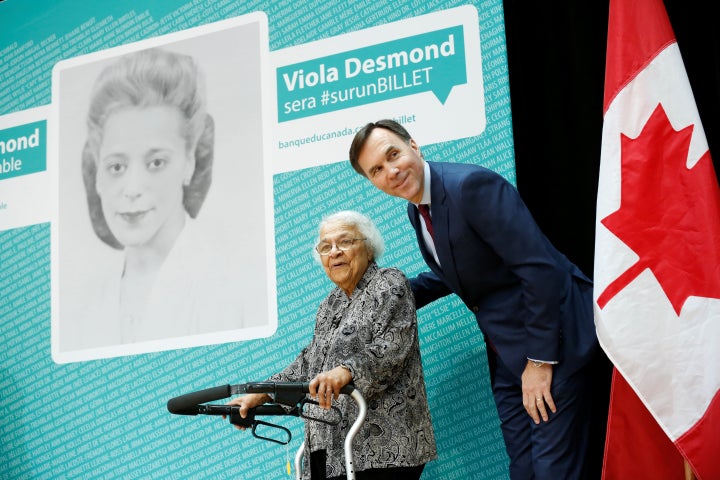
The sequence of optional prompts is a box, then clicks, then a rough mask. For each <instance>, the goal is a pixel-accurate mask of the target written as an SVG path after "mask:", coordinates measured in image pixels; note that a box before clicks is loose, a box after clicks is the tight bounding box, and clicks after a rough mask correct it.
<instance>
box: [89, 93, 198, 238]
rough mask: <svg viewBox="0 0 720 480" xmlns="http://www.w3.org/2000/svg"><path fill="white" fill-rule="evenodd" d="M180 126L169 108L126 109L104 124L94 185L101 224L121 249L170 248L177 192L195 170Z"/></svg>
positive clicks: (179, 211) (179, 207)
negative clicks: (102, 217)
mask: <svg viewBox="0 0 720 480" xmlns="http://www.w3.org/2000/svg"><path fill="white" fill-rule="evenodd" d="M182 125H183V119H182V116H181V114H180V112H179V111H178V110H177V109H176V108H174V107H170V106H152V107H142V108H140V107H130V108H127V109H123V110H120V111H118V112H116V113H113V114H112V115H111V116H110V117H109V118H108V119H107V122H106V124H105V130H104V133H103V140H102V144H101V145H100V151H99V155H98V161H97V179H96V182H95V185H96V188H97V192H98V194H99V195H100V199H101V201H102V210H103V214H104V215H105V220H106V221H107V224H108V226H109V227H110V230H111V232H112V233H113V235H115V238H117V239H118V241H120V243H122V244H123V245H124V246H126V247H137V246H145V245H149V246H152V245H167V243H168V242H170V244H172V242H173V241H174V239H175V237H176V236H177V234H178V233H179V232H180V230H181V229H182V226H183V225H184V222H185V211H184V208H183V203H182V201H183V188H182V187H183V182H184V181H186V180H187V179H189V178H190V177H191V176H192V172H193V170H194V168H195V165H194V162H193V160H192V159H191V158H189V156H188V155H187V154H186V148H185V139H184V138H183V136H182V133H181V132H182Z"/></svg>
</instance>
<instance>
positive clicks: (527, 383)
mask: <svg viewBox="0 0 720 480" xmlns="http://www.w3.org/2000/svg"><path fill="white" fill-rule="evenodd" d="M552 376H553V366H552V364H550V363H543V364H542V365H540V366H537V365H535V364H534V363H532V362H531V361H529V360H528V363H527V365H526V366H525V371H524V372H523V374H522V391H523V406H525V410H526V411H527V413H528V415H530V417H531V418H532V419H533V421H534V422H535V423H536V424H539V423H540V418H542V420H543V422H547V421H548V413H547V408H546V404H547V407H550V410H551V411H552V412H553V413H555V412H556V411H557V409H556V408H555V402H554V401H553V398H552V395H551V394H550V385H551V384H552Z"/></svg>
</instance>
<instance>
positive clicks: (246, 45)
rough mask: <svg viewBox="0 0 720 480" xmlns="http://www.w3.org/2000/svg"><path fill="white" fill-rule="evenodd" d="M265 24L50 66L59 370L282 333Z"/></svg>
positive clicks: (215, 29)
mask: <svg viewBox="0 0 720 480" xmlns="http://www.w3.org/2000/svg"><path fill="white" fill-rule="evenodd" d="M263 20H264V21H265V22H266V19H265V18H264V17H263V16H260V15H258V16H255V15H249V16H247V18H244V17H239V19H234V20H233V21H230V22H228V21H225V22H219V23H218V25H212V24H211V25H206V26H204V27H198V28H196V29H191V30H188V31H186V32H178V34H171V35H167V36H165V37H158V38H156V39H152V41H146V42H141V43H138V44H133V45H127V46H123V47H118V48H116V49H110V50H107V51H104V52H96V53H94V54H90V55H86V56H84V57H78V58H74V59H70V60H66V61H63V62H60V63H58V64H57V65H56V67H55V69H54V70H53V86H52V88H53V107H54V108H55V109H56V110H55V113H56V114H55V117H54V118H55V120H56V123H55V124H54V125H52V127H53V128H52V131H53V136H52V137H51V139H50V141H51V143H50V145H51V148H52V146H55V148H54V153H55V154H56V155H57V158H56V159H55V160H56V161H55V162H54V167H55V178H56V179H57V181H56V188H57V196H56V199H57V210H56V213H57V215H56V216H55V217H54V219H55V221H54V223H53V233H54V237H53V238H54V240H55V241H53V254H52V279H53V288H52V292H53V302H52V305H53V312H52V317H53V321H52V324H53V329H52V332H53V335H52V345H53V357H54V358H55V360H56V361H59V362H60V363H63V362H65V361H75V360H84V359H92V358H103V357H112V356H118V355H127V354H135V353H145V352H152V351H158V350H167V349H171V348H182V347H189V346H198V345H205V344H214V343H222V342H228V341H235V340H243V339H250V338H258V337H261V336H267V335H269V334H271V333H272V330H273V329H274V324H276V320H273V317H274V316H275V315H276V313H275V308H274V288H273V285H274V283H273V282H274V263H273V258H274V248H273V236H272V182H271V178H270V177H269V176H268V175H266V174H265V171H266V168H265V167H264V165H265V161H264V157H263V156H264V154H265V152H266V151H267V149H266V147H265V144H264V143H265V140H264V139H265V138H266V135H267V131H266V130H267V129H266V128H265V127H264V125H263V119H264V118H266V115H265V114H264V109H265V108H266V103H267V102H266V101H265V98H266V94H265V93H264V92H263V80H264V71H263V69H264V68H266V57H267V55H266V54H267V49H268V46H267V45H268V40H267V26H266V23H265V24H263Z"/></svg>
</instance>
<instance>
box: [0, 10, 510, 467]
mask: <svg viewBox="0 0 720 480" xmlns="http://www.w3.org/2000/svg"><path fill="white" fill-rule="evenodd" d="M467 4H470V5H474V6H475V7H476V9H477V11H478V14H479V19H480V20H479V21H480V40H481V47H482V54H483V57H482V59H483V78H484V85H485V108H486V116H487V127H486V129H485V130H484V132H483V133H482V134H481V135H479V136H477V137H470V138H465V139H461V140H457V141H449V142H444V143H439V144H431V145H422V148H423V154H424V156H425V157H426V158H427V159H430V160H442V161H454V162H466V163H478V164H482V165H484V166H487V167H489V168H492V169H494V170H496V171H498V172H499V173H501V174H502V175H504V176H505V177H506V178H508V179H509V180H510V181H511V182H513V183H514V182H515V169H514V157H513V143H512V123H511V118H510V98H509V87H508V78H507V59H506V50H505V37H504V25H503V10H502V1H501V0H476V1H470V2H468V1H465V2H460V1H447V0H430V1H420V0H393V1H390V0H374V1H372V2H371V1H369V0H350V1H345V2H339V1H335V0H323V1H319V0H298V1H289V0H282V1H267V0H266V1H247V2H240V1H231V0H195V1H187V0H159V1H148V0H125V1H122V2H100V1H88V0H6V1H4V2H2V3H0V56H1V57H2V63H1V64H0V115H6V114H12V113H14V112H19V111H22V110H27V109H31V108H34V107H42V106H46V105H48V104H50V102H51V72H52V68H53V65H54V64H55V63H56V62H58V61H60V60H64V59H68V58H72V57H75V56H78V55H83V54H86V53H90V52H94V51H97V50H102V49H105V48H108V47H113V46H118V45H122V44H126V43H129V42H134V41H137V40H142V39H146V38H150V37H154V36H158V35H162V34H165V33H170V32H174V31H179V30H183V29H187V28H190V27H195V26H199V25H203V24H206V23H209V22H214V21H217V20H222V19H226V18H231V17H235V16H239V15H243V14H246V13H251V12H256V11H262V12H265V14H266V15H267V17H268V26H269V39H270V51H271V53H272V52H273V51H276V50H280V49H283V48H286V47H291V46H296V45H301V44H304V43H307V42H310V41H314V40H320V39H324V38H329V37H331V36H333V35H337V34H339V33H347V32H352V31H356V30H361V29H364V28H368V27H373V26H379V25H383V24H385V23H389V22H393V21H397V20H404V19H408V18H412V17H414V16H418V15H422V14H425V13H431V12H435V11H440V10H444V9H448V8H452V7H456V6H460V5H467ZM338 12H345V14H338ZM348 12H351V13H348ZM42 127H43V132H44V124H43V125H42ZM43 168H44V166H43ZM329 179H331V180H332V181H328V180H329ZM3 181H4V179H0V204H2V202H3V200H4V199H3ZM273 188H274V193H273V196H274V202H275V206H274V208H275V212H274V217H275V244H276V259H275V260H276V261H275V263H276V266H277V274H276V281H277V292H276V293H277V309H278V328H277V331H276V332H275V333H274V334H273V335H272V336H270V337H268V338H264V339H259V340H249V341H241V342H232V343H224V344H219V345H212V346H205V347H197V348H186V349H179V350H170V351H163V352H156V353H150V354H141V355H129V356H123V357H117V358H109V359H100V360H93V361H86V362H75V363H65V364H57V363H55V362H54V361H53V359H52V358H51V355H50V314H51V312H50V308H51V307H50V291H51V290H50V223H49V222H50V219H48V221H47V222H44V223H38V224H33V225H29V226H25V227H21V228H12V229H8V230H5V231H2V232H0V352H2V353H0V419H2V420H1V421H0V425H1V426H0V452H2V453H1V454H0V456H1V457H2V460H1V461H0V479H56V478H68V479H70V478H83V479H87V478H92V479H95V478H108V479H110V478H123V479H125V478H128V479H131V478H248V479H251V478H252V479H254V478H267V479H275V478H289V477H288V474H287V472H286V470H285V464H286V461H287V459H288V457H289V458H290V459H291V460H292V457H293V456H294V453H295V450H296V449H297V448H298V447H299V446H300V443H301V439H302V421H300V420H299V419H296V418H280V419H279V420H278V423H280V424H282V425H284V426H286V427H287V428H289V429H290V430H291V432H292V434H293V439H292V442H291V443H290V445H289V446H288V447H284V446H280V445H276V444H274V443H270V442H263V441H260V440H257V439H255V438H253V437H252V436H251V435H250V434H249V433H248V432H239V431H237V430H235V429H234V428H232V427H231V426H230V425H229V424H228V423H227V422H226V421H222V420H221V419H220V418H219V417H207V416H200V417H182V416H174V415H171V414H169V413H168V411H167V409H166V402H167V400H168V399H169V398H172V397H175V396H178V395H181V394H183V393H188V392H192V391H196V390H200V389H204V388H208V387H213V386H217V385H224V384H227V383H230V384H236V383H244V382H248V381H256V380H262V379H264V378H266V377H267V376H268V375H270V374H272V373H274V372H276V371H278V370H279V369H281V368H282V367H284V366H285V365H286V364H288V363H289V362H290V361H291V360H292V359H294V357H295V356H296V354H297V353H298V352H299V351H300V349H301V348H303V347H304V346H305V345H306V344H307V343H308V342H309V341H310V338H311V336H312V329H313V323H314V314H315V311H316V309H317V306H318V305H319V303H320V302H321V301H322V299H323V298H324V297H325V295H326V294H327V292H328V291H329V289H330V288H331V287H332V284H331V283H330V281H329V280H328V279H327V277H326V276H325V274H324V273H323V271H322V269H321V268H320V267H319V266H318V265H317V264H316V263H315V262H314V260H313V259H312V257H311V255H310V251H311V248H312V246H313V242H314V239H315V235H316V226H317V224H318V222H319V220H320V219H321V217H322V216H323V215H324V214H327V213H329V212H331V211H335V210H339V209H346V208H349V209H356V210H359V211H361V212H364V213H367V214H368V215H369V216H371V217H372V218H373V219H374V220H375V221H376V222H377V224H378V226H379V227H380V229H381V231H382V233H383V235H384V238H385V240H386V244H387V253H386V255H385V256H384V257H383V258H382V259H381V261H380V263H381V265H383V266H397V267H399V268H401V269H402V270H403V271H405V272H406V274H407V275H408V276H412V275H414V274H417V273H419V272H421V271H423V270H424V269H425V266H424V263H423V262H422V259H421V257H420V254H419V252H418V251H417V246H416V244H415V239H414V234H413V232H412V230H411V228H410V226H409V223H408V221H407V218H406V213H405V202H403V201H400V200H398V199H394V198H390V197H388V196H386V195H384V194H382V193H379V192H377V191H376V190H375V189H374V188H372V187H371V186H370V184H369V183H368V182H367V181H365V180H363V179H362V178H361V177H360V176H359V175H357V174H356V173H355V172H354V171H353V170H352V169H351V168H349V166H348V165H347V164H346V163H344V162H341V163H333V164H329V165H323V166H319V167H313V168H307V169H302V170H297V171H292V172H287V173H281V174H276V175H275V176H274V179H273ZM317 198H322V199H324V200H323V201H322V202H319V201H314V199H317ZM54 201H57V200H56V199H52V198H51V199H50V202H54ZM0 214H1V213H0ZM419 325H420V326H419V328H420V343H421V352H422V357H423V364H424V368H425V375H426V383H427V389H428V394H429V400H430V408H431V413H432V419H433V425H434V428H435V434H436V437H437V442H438V452H439V458H438V459H437V460H436V461H434V462H431V463H430V464H428V465H427V467H426V469H425V472H424V473H423V478H425V479H468V478H473V479H503V478H508V473H507V462H508V460H507V456H506V454H505V449H504V444H503V441H502V435H501V433H500V430H499V420H498V418H497V412H496V410H495V405H494V402H493V400H492V397H491V394H490V386H489V379H488V372H487V361H486V353H485V345H484V343H483V340H482V336H481V334H480V331H479V330H478V328H477V325H476V323H475V320H474V318H473V317H472V315H471V314H470V313H469V312H468V311H467V310H466V309H465V307H464V306H463V305H462V304H461V302H460V301H459V300H458V299H457V297H454V296H451V297H447V298H446V299H444V300H442V301H438V302H435V303H434V304H432V305H430V306H428V307H426V308H424V309H422V310H420V311H419Z"/></svg>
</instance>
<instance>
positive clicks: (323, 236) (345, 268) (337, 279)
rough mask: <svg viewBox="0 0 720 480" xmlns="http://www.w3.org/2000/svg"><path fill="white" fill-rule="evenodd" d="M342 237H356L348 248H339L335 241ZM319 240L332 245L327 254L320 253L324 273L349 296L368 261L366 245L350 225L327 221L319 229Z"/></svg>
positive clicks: (365, 268) (363, 272)
mask: <svg viewBox="0 0 720 480" xmlns="http://www.w3.org/2000/svg"><path fill="white" fill-rule="evenodd" d="M343 239H357V241H355V242H354V243H353V245H352V247H350V249H348V250H345V251H343V250H340V249H339V248H338V247H337V243H338V242H340V240H343ZM320 242H327V243H329V244H331V245H333V248H332V250H331V251H330V254H329V255H322V256H321V257H320V258H321V260H322V265H323V268H324V269H325V273H326V274H327V276H328V277H330V280H332V281H333V282H334V283H335V285H337V286H338V287H340V288H342V289H343V290H344V291H345V293H346V294H347V295H348V296H350V295H351V294H352V292H353V290H354V289H355V286H356V285H357V283H358V282H359V281H360V279H361V278H362V276H363V275H364V274H365V271H366V270H367V267H368V264H369V263H370V254H369V252H368V248H367V245H366V244H365V242H364V241H362V235H361V234H360V232H359V231H358V230H357V228H355V226H352V225H346V224H344V223H329V224H326V225H324V226H323V227H322V229H321V230H320Z"/></svg>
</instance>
